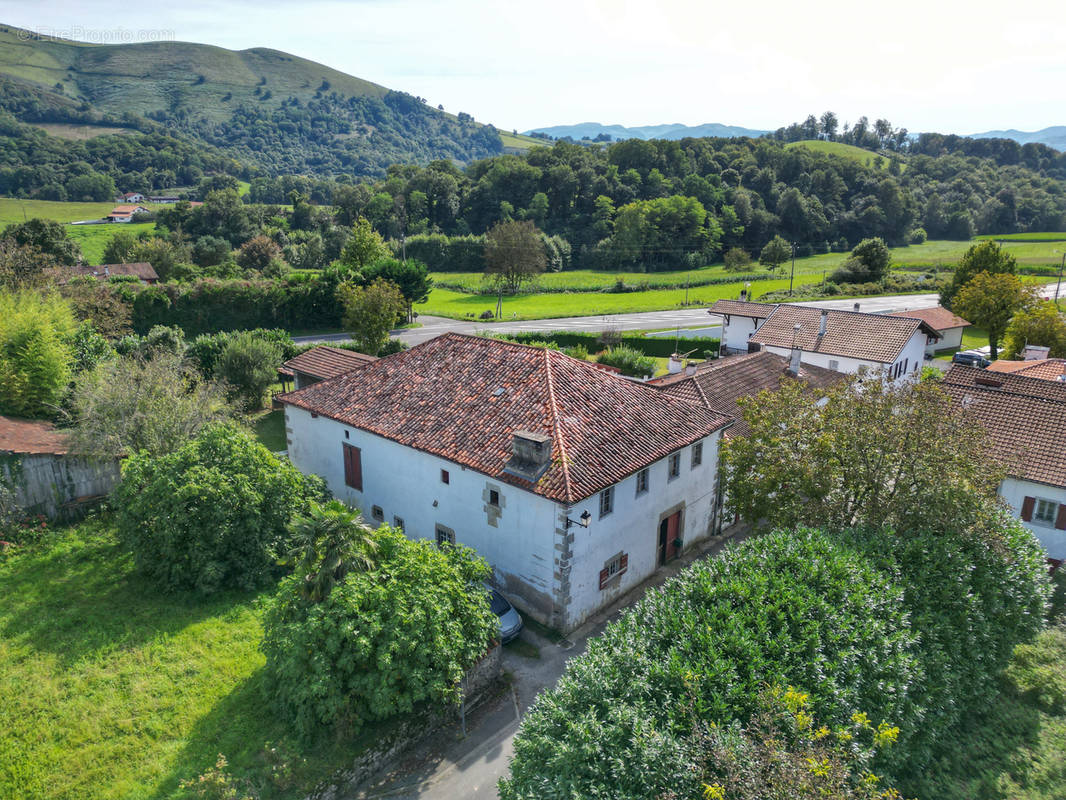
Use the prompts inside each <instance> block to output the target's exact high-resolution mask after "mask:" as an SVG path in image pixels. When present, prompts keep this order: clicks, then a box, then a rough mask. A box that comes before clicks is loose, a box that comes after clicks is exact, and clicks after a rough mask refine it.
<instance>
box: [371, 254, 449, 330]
mask: <svg viewBox="0 0 1066 800" xmlns="http://www.w3.org/2000/svg"><path fill="white" fill-rule="evenodd" d="M362 274H363V278H364V280H366V281H367V282H368V283H373V282H374V281H376V280H377V279H379V278H382V279H384V280H387V281H390V282H392V283H394V284H396V286H397V287H399V289H400V294H402V295H403V299H404V300H405V301H406V303H407V320H408V322H410V321H411V318H412V312H411V305H412V304H413V303H424V302H426V301H427V300H428V299H429V292H430V290H431V289H432V288H433V279H432V278H430V277H429V270H428V269H427V268H426V265H425V264H423V263H422V262H421V261H416V260H415V259H413V258H409V259H407V260H406V261H400V260H399V259H396V258H383V259H379V260H377V261H375V262H373V263H371V264H368V265H367V266H365V267H363V269H362Z"/></svg>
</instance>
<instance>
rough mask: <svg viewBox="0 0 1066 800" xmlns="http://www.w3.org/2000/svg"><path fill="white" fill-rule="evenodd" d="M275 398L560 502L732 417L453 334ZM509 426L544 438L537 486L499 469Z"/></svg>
mask: <svg viewBox="0 0 1066 800" xmlns="http://www.w3.org/2000/svg"><path fill="white" fill-rule="evenodd" d="M281 400H282V401H283V402H284V403H287V404H290V405H293V406H296V407H299V408H304V409H307V410H308V411H312V412H315V413H317V414H320V415H322V416H326V417H330V418H332V419H335V420H337V421H339V422H343V423H344V424H347V425H351V426H353V427H356V428H361V429H363V430H366V431H370V432H371V433H375V434H377V435H379V436H383V437H385V438H387V439H392V440H393V441H396V442H399V443H401V444H404V445H407V446H408V447H413V448H416V449H418V450H424V451H426V452H429V453H433V454H434V455H438V456H440V457H442V458H446V459H448V460H450V461H454V462H456V463H458V464H462V465H464V466H467V467H470V468H472V469H475V470H478V471H479V472H482V473H484V474H486V475H490V476H492V477H493V478H496V479H498V480H501V481H505V482H508V483H511V484H514V485H517V486H520V487H521V488H524V489H528V490H529V491H532V492H535V493H537V494H539V495H543V496H544V497H547V498H549V499H552V500H555V501H557V502H560V503H567V504H573V503H575V502H577V501H578V500H581V499H583V498H585V497H589V496H591V495H593V494H595V493H596V492H598V491H600V490H602V489H604V488H606V487H608V486H611V485H613V484H615V483H617V482H618V481H620V480H622V479H623V478H625V477H626V476H628V475H630V474H632V473H633V472H635V471H637V470H639V469H642V468H644V467H646V466H647V465H648V464H651V463H652V462H654V461H657V460H659V459H661V458H665V457H666V456H667V455H669V454H670V453H672V452H674V451H675V450H677V449H679V448H681V447H684V446H685V445H688V444H691V443H692V442H694V441H696V440H697V439H701V438H703V437H705V436H707V435H709V434H711V433H713V432H715V431H717V430H720V429H722V428H724V427H726V426H727V425H729V424H730V420H729V419H728V418H727V417H725V416H724V415H721V414H716V413H714V412H713V411H710V410H709V409H708V408H706V407H705V406H703V405H700V404H698V403H694V402H690V401H687V400H684V399H680V398H675V397H671V396H670V395H667V394H666V393H664V392H662V391H660V390H658V389H656V388H654V387H652V386H648V385H646V384H642V383H638V382H636V381H631V380H628V379H626V378H623V377H620V376H617V375H614V374H612V373H609V372H605V371H604V370H601V369H597V368H596V367H594V366H593V365H591V364H589V363H588V362H585V361H579V360H577V359H574V358H571V357H570V356H567V355H566V354H564V353H561V352H559V351H557V350H548V349H542V348H536V347H530V346H527V345H521V344H516V343H514V342H506V341H501V340H498V339H486V338H481V337H477V336H465V335H462V334H457V333H448V334H445V335H443V336H438V337H437V338H435V339H431V340H430V341H428V342H425V343H424V344H420V345H418V346H416V347H412V348H411V349H410V350H406V351H404V352H402V353H397V354H396V355H392V356H389V357H388V358H383V359H379V360H378V361H375V362H374V363H373V364H368V365H367V366H366V367H364V368H363V369H361V370H359V371H358V372H355V373H348V374H346V375H341V376H340V377H337V378H334V379H332V380H329V381H324V382H322V383H316V384H315V385H313V386H309V387H307V388H305V389H301V390H299V391H296V392H290V393H289V394H285V395H282V396H281ZM517 431H530V432H533V433H540V434H547V435H550V436H551V439H552V444H551V446H552V460H551V465H550V466H549V468H548V470H547V471H546V472H545V473H544V475H543V476H542V477H541V478H540V479H539V480H538V481H537V482H536V483H535V484H532V483H529V482H528V481H524V480H522V479H521V478H517V477H515V476H513V475H510V474H505V472H504V467H505V466H506V465H507V462H508V461H509V460H510V458H511V454H512V442H513V434H514V433H515V432H517Z"/></svg>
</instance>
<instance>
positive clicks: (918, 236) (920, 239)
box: [907, 228, 929, 244]
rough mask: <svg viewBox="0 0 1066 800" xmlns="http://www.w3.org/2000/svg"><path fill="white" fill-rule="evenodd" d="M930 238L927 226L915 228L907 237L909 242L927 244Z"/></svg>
mask: <svg viewBox="0 0 1066 800" xmlns="http://www.w3.org/2000/svg"><path fill="white" fill-rule="evenodd" d="M928 238H929V234H927V233H926V232H925V228H915V229H914V230H913V231H911V235H910V236H908V237H907V244H925V242H926V240H927V239H928Z"/></svg>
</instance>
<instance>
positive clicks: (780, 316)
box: [750, 305, 937, 364]
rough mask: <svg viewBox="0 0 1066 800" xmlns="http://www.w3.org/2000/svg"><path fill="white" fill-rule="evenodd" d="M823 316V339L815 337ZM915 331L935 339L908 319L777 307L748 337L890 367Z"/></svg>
mask: <svg viewBox="0 0 1066 800" xmlns="http://www.w3.org/2000/svg"><path fill="white" fill-rule="evenodd" d="M823 313H824V314H826V330H825V334H824V335H819V330H820V326H821V322H822V314H823ZM796 325H799V326H800V327H799V330H798V331H796V330H795V329H794V326H796ZM918 329H921V330H923V331H924V332H925V333H926V334H927V335H929V336H937V332H936V331H935V330H933V329H932V328H930V327H929V325H928V324H926V323H925V322H923V321H921V320H919V319H911V318H909V317H890V316H888V315H887V314H867V313H865V312H863V311H836V310H831V309H828V310H826V309H820V308H811V307H809V306H794V305H780V306H778V307H777V309H776V310H775V311H774V313H773V314H771V315H770V317H769V319H767V320H766V322H764V323H763V324H762V326H761V327H760V328H759V329H758V330H757V331H755V333H753V334H752V335H751V340H750V341H752V342H756V343H758V344H762V345H769V346H771V347H785V348H791V347H792V346H793V343H795V345H796V347H799V348H800V349H801V350H805V351H806V352H808V353H825V354H826V355H832V356H843V357H845V358H857V359H862V360H864V361H877V362H879V363H882V364H891V363H892V362H894V361H895V360H896V359H897V358H898V357H899V354H900V353H901V352H902V351H903V348H904V347H906V345H907V342H908V341H910V338H911V336H913V335H914V332H915V331H917V330H918Z"/></svg>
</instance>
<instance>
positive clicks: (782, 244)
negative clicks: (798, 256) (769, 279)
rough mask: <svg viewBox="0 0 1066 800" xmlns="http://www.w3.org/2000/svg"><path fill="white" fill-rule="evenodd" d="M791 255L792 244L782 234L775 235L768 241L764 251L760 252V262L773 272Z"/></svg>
mask: <svg viewBox="0 0 1066 800" xmlns="http://www.w3.org/2000/svg"><path fill="white" fill-rule="evenodd" d="M790 255H792V245H790V244H789V243H788V242H786V241H785V240H784V239H782V238H781V237H780V236H775V237H774V238H773V239H771V240H770V241H769V242H767V243H766V246H765V247H763V249H762V252H760V253H759V263H760V264H762V265H763V266H764V267H766V268H767V269H769V270H770V271H771V272H776V271H777V268H778V267H779V266H781V265H782V264H783V263H784V262H785V261H787V260H788V257H789V256H790Z"/></svg>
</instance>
